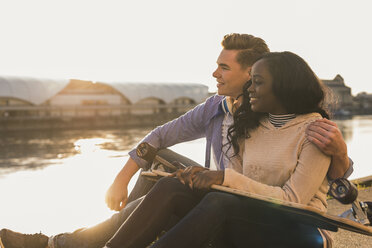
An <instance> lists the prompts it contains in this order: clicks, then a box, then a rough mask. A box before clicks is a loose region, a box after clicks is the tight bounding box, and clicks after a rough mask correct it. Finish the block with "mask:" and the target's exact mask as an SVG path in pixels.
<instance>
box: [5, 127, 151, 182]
mask: <svg viewBox="0 0 372 248" xmlns="http://www.w3.org/2000/svg"><path fill="white" fill-rule="evenodd" d="M149 130H150V129H130V130H100V131H97V130H84V131H81V130H67V131H54V132H53V131H32V132H29V131H28V132H11V133H5V134H1V139H0V168H1V169H0V175H1V174H4V173H9V172H12V171H17V170H26V169H27V170H28V169H35V168H43V167H45V166H48V165H50V164H58V163H61V159H65V158H68V157H71V156H75V155H77V154H79V153H81V152H82V151H81V150H82V149H89V148H88V147H89V146H91V148H93V147H98V148H99V149H104V150H112V151H125V150H128V149H129V148H131V147H132V146H133V145H134V144H135V143H136V142H138V141H139V139H140V138H141V137H143V136H144V135H145V134H146V133H147V132H148V131H149ZM97 137H99V138H97Z"/></svg>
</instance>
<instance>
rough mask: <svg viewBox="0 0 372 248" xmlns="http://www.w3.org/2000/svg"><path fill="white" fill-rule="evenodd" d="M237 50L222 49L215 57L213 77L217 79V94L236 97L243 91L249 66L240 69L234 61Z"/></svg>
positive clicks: (248, 75)
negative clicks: (215, 65)
mask: <svg viewBox="0 0 372 248" xmlns="http://www.w3.org/2000/svg"><path fill="white" fill-rule="evenodd" d="M238 52H239V51H238V50H225V49H223V50H222V51H221V53H220V56H219V57H218V59H217V69H216V70H215V71H214V72H213V77H215V78H216V79H217V82H218V83H217V88H218V94H219V95H224V96H231V97H233V98H236V97H237V96H239V95H240V94H241V93H242V92H243V86H244V84H245V83H246V82H247V81H248V80H249V79H250V74H249V71H250V69H251V68H250V67H248V68H246V69H242V68H241V66H240V64H239V63H238V62H237V61H236V55H237V54H238Z"/></svg>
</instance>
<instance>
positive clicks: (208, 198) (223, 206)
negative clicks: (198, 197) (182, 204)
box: [200, 192, 240, 212]
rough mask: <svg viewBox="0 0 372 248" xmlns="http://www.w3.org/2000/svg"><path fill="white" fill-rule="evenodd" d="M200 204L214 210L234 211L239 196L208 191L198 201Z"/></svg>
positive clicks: (237, 204) (238, 201) (238, 202)
mask: <svg viewBox="0 0 372 248" xmlns="http://www.w3.org/2000/svg"><path fill="white" fill-rule="evenodd" d="M200 204H201V205H202V206H205V207H207V208H208V209H210V210H211V209H214V210H215V211H221V212H226V211H234V209H236V208H237V207H238V206H239V204H240V199H239V197H237V196H235V195H232V194H228V193H223V192H209V193H208V194H207V195H205V196H204V198H203V200H202V201H201V202H200Z"/></svg>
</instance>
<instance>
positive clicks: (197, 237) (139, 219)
mask: <svg viewBox="0 0 372 248" xmlns="http://www.w3.org/2000/svg"><path fill="white" fill-rule="evenodd" d="M205 193H206V192H205ZM205 193H203V192H198V191H193V190H191V189H190V188H189V187H187V186H185V185H183V184H182V183H181V182H180V181H179V180H177V179H175V178H162V179H161V180H159V181H158V183H157V184H156V185H155V187H154V188H153V189H152V190H151V192H150V193H149V194H147V196H146V197H145V198H144V199H143V201H142V203H141V204H140V205H139V206H138V208H137V210H136V211H135V212H134V213H133V215H131V217H130V218H129V219H128V220H127V221H126V222H125V223H124V224H123V225H122V226H121V227H120V229H119V230H118V232H117V233H116V234H115V235H114V236H113V238H112V239H110V241H109V242H108V243H107V244H106V246H105V247H109V248H134V247H147V246H148V245H149V244H150V243H151V242H152V241H154V240H155V238H156V237H157V235H159V234H160V233H161V231H162V230H168V229H167V228H166V227H167V226H168V225H167V224H169V220H170V219H171V217H172V216H174V215H175V216H177V217H179V218H180V219H181V220H180V221H179V222H177V223H175V224H174V225H173V226H172V228H171V229H170V230H169V231H168V232H166V233H165V234H164V235H163V236H161V237H160V239H158V240H157V241H156V242H155V243H154V244H152V246H151V248H168V247H177V248H189V247H206V246H207V247H216V246H215V244H216V243H215V242H214V244H213V245H212V246H210V245H209V244H210V243H209V242H210V241H212V240H213V239H215V238H218V239H219V242H218V243H217V245H218V247H224V248H226V247H266V248H268V247H280V248H294V247H304V248H321V247H323V238H322V236H321V235H320V233H319V231H318V229H317V228H315V227H311V226H306V225H302V224H300V223H298V222H297V221H294V222H293V221H291V220H287V219H285V220H286V221H283V220H284V219H283V218H280V215H281V214H283V213H282V212H280V211H276V210H275V209H271V210H270V211H262V206H261V205H260V204H257V202H255V201H254V200H251V199H249V198H246V197H242V196H237V195H233V194H229V193H224V192H214V191H212V192H208V193H207V194H206V195H205Z"/></svg>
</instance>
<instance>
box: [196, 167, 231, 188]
mask: <svg viewBox="0 0 372 248" xmlns="http://www.w3.org/2000/svg"><path fill="white" fill-rule="evenodd" d="M223 179H224V171H209V170H206V171H201V172H199V173H197V174H195V176H194V179H193V180H192V185H191V187H190V188H192V189H193V188H194V189H199V190H209V189H210V188H211V186H212V184H217V185H221V184H222V183H223Z"/></svg>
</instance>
